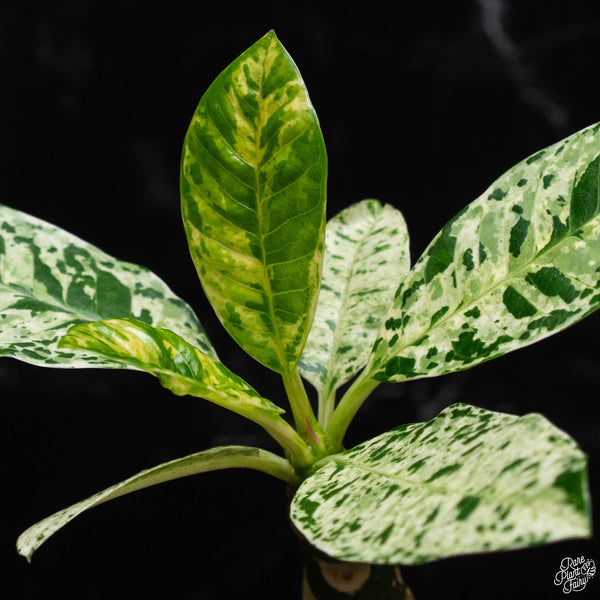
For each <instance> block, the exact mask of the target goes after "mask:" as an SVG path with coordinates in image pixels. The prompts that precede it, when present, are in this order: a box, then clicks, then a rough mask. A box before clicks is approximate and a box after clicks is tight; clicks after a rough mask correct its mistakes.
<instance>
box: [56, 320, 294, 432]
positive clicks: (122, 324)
mask: <svg viewBox="0 0 600 600" xmlns="http://www.w3.org/2000/svg"><path fill="white" fill-rule="evenodd" d="M59 347H60V348H72V349H76V350H84V351H87V352H90V353H95V354H97V355H99V356H101V357H103V358H107V359H109V360H111V361H115V362H119V363H122V364H123V365H125V366H126V367H130V368H134V369H141V370H143V371H146V372H148V373H151V374H152V375H154V376H156V377H158V379H159V381H160V383H161V384H162V385H163V386H164V387H165V388H167V389H168V390H170V391H172V392H173V393H174V394H177V395H178V396H183V395H186V394H189V395H191V396H197V397H200V398H204V399H205V400H209V401H210V402H214V403H215V404H218V405H219V406H224V407H225V408H229V409H230V410H233V411H235V412H237V413H238V414H241V415H243V416H245V417H248V418H250V419H252V420H256V419H257V418H258V417H260V416H264V415H266V416H278V415H280V414H281V413H283V412H284V411H283V409H281V408H279V407H278V406H276V405H275V404H273V403H272V402H271V401H270V400H267V399H266V398H263V397H261V396H260V395H259V394H258V393H257V392H256V391H255V390H254V389H253V388H252V387H251V386H250V385H249V384H248V383H246V382H245V381H244V380H243V379H241V378H240V377H238V376H237V375H235V374H234V373H232V372H231V371H230V370H229V369H228V368H227V367H226V366H225V365H223V364H222V363H220V362H219V361H218V360H216V359H215V358H213V357H212V356H209V355H208V354H204V353H203V352H201V351H200V350H199V349H198V348H196V347H195V346H192V345H191V344H189V343H188V342H186V341H185V340H184V339H183V338H181V337H179V336H178V335H177V334H175V333H173V332H171V331H169V330H167V329H161V328H157V327H152V326H151V325H147V324H146V323H142V322H141V321H136V320H134V319H110V320H107V321H96V322H93V323H84V324H81V325H75V326H74V327H71V328H70V329H69V331H68V332H67V334H66V335H65V336H64V337H63V338H62V339H61V340H60V342H59Z"/></svg>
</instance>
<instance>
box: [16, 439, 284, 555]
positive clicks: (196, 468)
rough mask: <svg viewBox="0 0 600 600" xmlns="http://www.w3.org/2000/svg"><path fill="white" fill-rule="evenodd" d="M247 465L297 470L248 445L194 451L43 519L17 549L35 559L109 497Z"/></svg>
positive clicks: (267, 469)
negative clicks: (72, 523) (60, 532)
mask: <svg viewBox="0 0 600 600" xmlns="http://www.w3.org/2000/svg"><path fill="white" fill-rule="evenodd" d="M233 468H246V469H256V470H259V471H264V472H266V473H269V474H271V475H274V476H275V477H279V478H280V479H283V480H284V481H287V482H288V483H293V482H294V480H295V474H294V471H293V469H292V468H291V466H290V464H289V463H288V462H287V461H286V460H285V459H283V458H281V457H279V456H276V455H275V454H272V453H271V452H268V451H267V450H261V449H260V448H252V447H246V446H222V447H217V448H211V449H210V450H205V451H203V452H197V453H195V454H190V455H189V456H185V457H183V458H177V459H175V460H172V461H169V462H167V463H163V464H161V465H158V466H156V467H153V468H151V469H147V470H145V471H141V472H140V473H137V474H136V475H134V476H133V477H130V478H129V479H126V480H125V481H122V482H120V483H117V484H116V485H113V486H111V487H109V488H107V489H105V490H103V491H102V492H99V493H98V494H94V495H93V496H90V497H89V498H87V499H86V500H82V501H81V502H78V503H77V504H73V505H72V506H69V507H68V508H65V509H64V510H61V511H59V512H57V513H55V514H53V515H51V516H50V517H47V518H46V519H44V520H43V521H40V522H39V523H36V524H35V525H33V526H32V527H30V528H29V529H27V531H25V532H23V533H22V534H21V535H20V536H19V539H18V540H17V550H18V551H19V553H20V554H22V555H23V556H25V557H26V558H27V560H31V556H32V554H33V553H34V552H35V551H36V550H37V549H38V548H39V547H40V546H41V545H42V544H43V543H44V542H45V541H46V540H47V539H48V538H49V537H50V536H51V535H53V534H54V533H56V532H57V531H58V530H59V529H61V528H62V527H64V526H65V525H66V524H67V523H69V522H70V521H72V520H73V519H74V518H75V517H77V516H78V515H80V514H81V513H82V512H84V511H86V510H88V509H89V508H93V507H94V506H98V505H99V504H103V503H104V502H107V501H108V500H112V499H114V498H118V497H119V496H124V495H125V494H130V493H131V492H135V491H137V490H141V489H143V488H146V487H150V486H152V485H157V484H159V483H163V482H165V481H171V480H173V479H178V478H180V477H187V476H189V475H196V474H198V473H206V472H208V471H216V470H219V469H233Z"/></svg>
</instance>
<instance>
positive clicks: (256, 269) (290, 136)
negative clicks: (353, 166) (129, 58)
mask: <svg viewBox="0 0 600 600" xmlns="http://www.w3.org/2000/svg"><path fill="white" fill-rule="evenodd" d="M326 173H327V159H326V154H325V145H324V143H323V137H322V134H321V130H320V128H319V123H318V120H317V116H316V113H315V111H314V109H313V107H312V104H311V102H310V99H309V97H308V93H307V91H306V88H305V85H304V82H303V81H302V78H301V76H300V73H299V72H298V69H297V67H296V65H295V64H294V62H293V61H292V59H291V57H290V56H289V54H288V53H287V52H286V51H285V49H284V48H283V46H282V45H281V44H280V43H279V41H278V39H277V37H276V36H275V34H274V33H273V32H272V31H271V32H269V33H268V34H267V35H265V36H264V37H263V38H261V39H260V40H259V41H258V42H256V43H255V44H254V45H253V46H252V47H250V48H249V49H248V50H247V51H246V52H244V53H243V54H242V55H241V56H240V57H239V58H237V59H236V60H235V61H234V62H233V63H232V64H231V65H229V67H227V68H226V69H225V70H224V71H223V72H222V73H221V74H220V75H219V76H218V77H217V79H216V80H215V81H214V82H213V84H212V85H211V86H210V87H209V89H208V90H207V92H206V93H205V94H204V96H203V97H202V99H201V100H200V103H199V105H198V107H197V109H196V112H195V114H194V117H193V119H192V122H191V124H190V127H189V130H188V132H187V135H186V137H185V142H184V147H183V157H182V166H181V195H182V212H183V220H184V224H185V229H186V233H187V238H188V243H189V247H190V252H191V255H192V258H193V260H194V263H195V265H196V269H197V271H198V274H199V277H200V280H201V282H202V286H203V288H204V291H205V292H206V295H207V296H208V298H209V300H210V302H211V304H212V306H213V307H214V309H215V311H216V313H217V315H218V317H219V319H220V320H221V322H222V323H223V325H224V326H225V328H226V329H227V331H228V332H229V333H230V334H231V335H232V336H233V338H234V339H235V340H236V341H237V342H238V343H239V344H240V345H241V347H242V348H243V349H244V350H245V351H246V352H248V353H249V354H250V355H251V356H253V357H254V358H256V359H257V360H259V361H260V362H262V363H263V364H264V365H266V366H268V367H270V368H271V369H273V370H275V371H277V372H279V373H282V374H285V373H286V372H287V373H289V372H291V371H293V370H294V369H295V367H296V364H297V363H298V360H299V359H300V355H301V353H302V348H303V347H304V343H305V341H306V337H307V336H308V331H309V327H310V323H311V322H312V317H313V314H314V310H315V306H316V301H317V293H318V288H319V281H320V275H321V262H322V254H323V238H324V230H325V183H326Z"/></svg>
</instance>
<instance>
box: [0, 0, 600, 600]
mask: <svg viewBox="0 0 600 600" xmlns="http://www.w3.org/2000/svg"><path fill="white" fill-rule="evenodd" d="M270 28H275V30H276V31H277V34H278V35H279V37H280V39H281V40H282V42H283V43H284V45H285V46H286V47H287V48H288V50H289V51H290V52H291V53H292V55H293V56H294V58H295V60H296V62H297V64H298V66H299V68H300V69H301V71H302V73H303V76H304V78H305V80H306V82H307V85H308V87H309V90H310V93H311V97H312V100H313V103H314V104H315V106H316V109H317V111H318V113H319V116H320V119H321V124H322V127H323V131H324V135H325V140H326V143H327V146H328V151H329V164H330V171H329V209H328V210H329V214H330V215H333V214H335V213H336V212H337V211H338V210H340V209H341V208H343V207H344V206H346V205H347V204H349V203H351V202H355V201H358V200H360V199H362V198H365V197H376V198H379V199H380V200H382V201H385V202H388V203H391V204H394V205H395V206H396V207H398V208H399V209H400V210H402V212H403V213H404V215H405V218H406V220H407V222H408V226H409V231H410V232H411V236H412V244H411V251H412V254H413V255H414V257H415V258H416V257H418V255H419V254H420V253H421V252H422V250H423V249H424V248H425V246H426V245H427V243H428V242H429V240H430V239H431V238H432V237H433V235H434V234H435V233H436V232H437V231H438V230H439V228H440V227H441V226H442V225H443V224H444V223H445V222H446V221H447V220H448V219H449V218H450V217H451V216H452V215H453V214H455V213H456V212H457V211H458V210H460V209H461V208H462V207H463V206H464V205H465V204H467V203H468V202H470V201H471V200H473V199H474V198H475V197H477V196H478V195H479V194H480V193H481V192H482V191H483V190H484V189H485V188H486V187H487V186H488V185H489V184H490V183H491V182H492V181H493V180H494V179H495V178H496V177H497V176H499V175H500V174H501V173H502V172H503V171H504V170H506V169H507V168H508V167H510V166H511V165H512V164H514V163H516V162H518V161H519V160H521V159H522V158H524V157H525V156H527V155H528V154H530V153H532V152H534V151H536V150H538V149H540V148H543V147H544V146H546V145H548V144H550V143H553V142H554V141H557V140H558V139H560V138H561V137H565V136H566V135H568V134H569V133H571V132H574V131H576V130H578V129H581V128H582V127H584V126H586V125H588V124H591V123H593V122H595V121H598V120H600V103H599V102H598V92H599V86H598V57H599V52H598V49H599V47H600V9H599V8H598V6H597V3H595V2H589V1H583V0H571V1H570V2H568V3H567V2H559V1H546V2H544V1H542V0H527V1H523V0H521V1H516V0H512V1H508V0H507V1H505V2H500V1H497V0H479V1H463V2H427V3H425V2H423V3H417V2H413V3H404V2H399V3H391V2H377V1H374V2H367V3H352V2H350V3H348V2H321V3H300V4H298V6H297V7H296V6H294V7H292V6H291V5H289V4H288V3H284V2H278V3H274V4H272V5H270V4H269V3H258V4H257V3H247V4H246V7H245V8H238V7H236V6H235V5H231V4H230V3H223V2H222V3H210V4H209V3H205V2H201V1H196V2H178V1H171V2H168V3H167V2H156V3H152V6H148V3H146V2H138V1H134V0H131V1H122V2H99V1H93V0H87V1H86V0H78V1H72V2H67V1H60V2H21V3H16V2H15V3H7V4H4V5H3V6H2V8H0V43H1V46H2V47H1V52H0V61H1V62H0V68H1V73H2V93H0V102H2V105H1V110H0V115H1V118H2V136H1V138H0V152H1V156H0V166H1V173H2V179H1V181H2V189H3V195H2V199H1V201H2V202H4V203H6V204H8V205H11V206H14V207H16V208H19V209H22V210H25V211H28V212H31V213H33V214H35V215H37V216H39V217H41V218H44V219H47V220H50V221H52V222H54V223H56V224H58V225H60V226H62V227H64V228H66V229H68V230H70V231H72V232H74V233H76V234H77V235H79V236H81V237H83V238H84V239H87V240H89V241H91V242H94V243H96V244H97V245H99V246H101V247H102V248H103V249H104V250H106V251H107V252H109V253H111V254H114V255H115V256H117V257H120V258H123V259H126V260H129V261H132V262H138V263H142V264H145V265H147V266H149V267H150V268H152V269H153V270H154V271H155V272H156V273H158V274H159V275H160V276H161V277H163V278H164V279H165V280H166V281H168V282H169V284H170V285H171V287H172V288H173V289H174V290H175V291H176V293H178V294H179V295H181V296H182V297H184V298H185V299H187V300H188V301H189V302H191V303H192V304H193V306H194V307H195V308H196V310H197V312H198V314H199V315H200V316H201V319H202V321H203V322H204V323H205V326H206V329H207V331H208V333H209V335H210V337H211V339H213V341H214V343H215V346H216V347H217V349H218V352H219V354H220V356H221V358H222V360H223V361H224V362H225V363H226V364H227V365H228V366H229V367H231V368H232V369H234V370H236V371H237V372H239V373H240V375H242V376H243V377H245V378H247V379H248V381H250V382H251V383H252V384H253V385H255V387H257V388H258V389H259V390H260V391H261V392H262V393H263V394H264V395H266V396H268V397H272V398H273V399H274V400H276V401H277V400H278V398H279V397H280V395H281V393H282V390H281V386H280V385H279V383H278V382H277V381H276V380H275V379H274V378H271V377H270V376H269V375H268V374H265V372H264V371H262V369H260V368H257V367H256V364H255V363H253V362H252V360H251V359H249V358H247V357H246V355H245V354H244V353H243V352H242V351H241V350H238V349H237V348H235V347H234V344H233V342H230V340H229V339H228V338H227V335H226V334H225V333H224V332H223V331H222V329H221V328H220V325H219V324H218V322H217V321H216V319H215V318H214V316H213V315H212V313H211V311H210V307H209V306H208V305H207V303H206V301H205V300H204V298H203V296H202V291H201V289H200V285H199V283H198V282H197V279H196V276H195V273H194V270H193V266H192V263H191V260H190V259H189V256H188V253H187V248H186V244H185V239H184V234H183V229H182V226H181V223H180V216H179V202H178V166H179V155H180V146H181V142H182V139H183V135H184V133H185V130H186V128H187V125H188V122H189V119H190V118H191V115H192V112H193V110H194V107H195V105H196V103H197V101H198V100H199V98H200V96H201V94H202V92H203V91H204V89H205V88H206V87H207V86H208V85H209V84H210V82H211V81H212V79H213V78H214V77H215V76H216V75H217V74H218V73H219V71H220V70H221V69H222V68H223V67H225V66H226V64H227V63H228V62H229V61H231V60H232V59H233V58H235V56H236V55H237V54H239V53H240V52H241V51H243V50H244V49H245V48H246V47H247V46H249V45H250V44H251V43H253V42H254V41H255V40H256V39H257V38H258V37H260V36H261V35H262V34H264V33H265V32H266V31H267V30H268V29H270ZM599 334H600V317H598V316H597V315H596V316H592V317H590V318H589V319H588V320H586V321H585V322H583V323H581V324H579V325H577V326H576V327H573V328H571V329H569V330H568V331H566V332H564V333H561V334H559V335H558V336H555V337H553V338H551V339H549V340H546V341H544V342H542V343H540V344H538V345H537V346H535V347H531V348H528V349H524V350H521V351H518V352H516V353H513V354H511V355H509V356H506V357H503V358H501V359H498V360H495V361H492V362H490V363H486V364H484V365H482V366H480V367H477V368H476V369H473V370H471V371H465V372H463V373H459V374H455V375H451V376H445V377H442V378H438V379H431V380H421V381H415V382H412V383H408V384H405V385H402V386H399V385H395V386H394V385H385V386H381V387H380V388H379V389H378V390H377V392H376V394H375V396H374V397H373V398H372V399H371V400H370V401H369V402H368V403H367V404H366V405H365V406H364V407H363V409H362V410H361V412H360V414H359V417H358V419H357V421H356V423H355V424H354V425H353V426H352V428H351V430H350V431H349V434H348V438H347V441H348V444H353V443H356V442H358V441H361V440H363V439H365V438H367V437H369V436H371V435H374V434H377V433H379V432H381V431H383V430H384V429H388V428H390V427H392V426H395V425H397V424H400V423H402V422H406V421H416V420H423V419H428V418H431V417H432V416H434V415H435V414H436V413H437V412H438V411H439V410H440V409H441V408H443V407H444V406H447V405H448V404H450V403H452V402H456V401H462V402H469V403H472V404H476V405H479V406H483V407H486V408H489V409H494V410H504V411H507V412H513V413H517V414H522V413H525V412H528V411H538V412H542V413H544V414H546V415H547V416H548V417H549V418H550V419H551V420H552V421H553V422H554V423H556V424H557V425H558V426H560V427H562V428H563V429H565V430H566V431H567V432H569V433H570V434H571V435H572V436H573V437H575V438H576V439H577V440H578V442H579V443H580V445H581V446H582V447H583V448H584V450H585V451H586V452H587V453H588V454H589V455H590V459H591V466H590V481H591V486H592V492H593V493H595V496H596V498H597V499H599V498H600V484H599V482H600V475H599V473H600V467H599V466H598V462H599V461H600V419H599V418H598V411H597V407H598V391H597V390H598V388H599V386H600V369H599V365H600V351H599V348H598V341H597V340H598V339H599V337H600V336H599ZM0 395H1V398H2V407H3V410H4V412H5V416H4V417H3V423H4V428H3V431H4V435H3V436H2V442H3V456H4V460H3V476H2V480H3V490H4V493H3V496H4V501H5V504H4V506H5V508H4V510H3V513H2V519H1V529H0V532H1V535H0V538H1V544H2V563H3V564H4V565H8V566H9V576H8V580H7V579H6V576H5V579H4V580H3V581H2V588H5V589H9V588H10V587H11V585H14V586H15V587H14V588H13V591H12V592H11V593H10V598H11V599H14V600H38V599H40V600H41V599H43V600H54V599H60V600H75V599H76V600H97V599H102V600H112V599H115V600H117V599H118V600H120V599H125V598H127V599H128V600H129V599H137V598H140V599H141V598H144V599H146V598H168V599H177V600H229V599H236V598H247V597H259V598H262V599H264V600H268V599H271V598H273V599H275V598H277V599H282V598H285V599H287V598H290V599H294V598H299V555H298V551H297V549H296V545H295V540H294V538H293V535H292V534H291V533H290V531H289V530H288V528H287V522H286V514H285V494H284V490H283V489H282V487H281V486H280V485H279V483H278V482H276V481H274V480H270V479H268V478H267V477H266V476H263V475H261V474H257V473H250V472H241V473H240V474H239V475H238V474H236V473H233V472H224V473H213V474H209V475H205V476H199V477H195V478H191V479H186V480H182V481H178V482H173V483H170V484H166V485H163V486H160V487H157V488H153V489H150V490H147V491H144V492H140V493H138V494H134V495H132V496H129V497H126V498H123V499H120V500H118V501H115V502H113V503H108V504H106V505H104V506H102V507H99V508H97V509H94V510H93V511H91V512H90V513H88V514H87V515H86V516H84V517H80V518H79V519H77V520H76V521H75V522H74V523H72V524H71V525H70V526H68V527H67V528H66V529H65V530H64V531H63V532H61V533H60V534H58V535H57V536H55V538H53V539H52V540H51V541H49V542H48V543H47V544H46V545H45V546H44V547H43V548H42V549H41V550H40V551H39V552H38V554H36V555H35V556H34V559H33V564H32V565H31V566H28V565H27V564H26V563H25V561H24V560H23V559H21V558H19V557H17V556H16V554H15V553H14V551H13V540H14V539H15V538H16V536H17V534H18V533H19V532H20V531H21V530H22V529H24V528H25V527H27V526H29V525H30V524H31V523H33V522H34V521H36V520H38V519H39V518H41V517H44V516H46V515H47V514H49V513H51V512H53V511H54V510H57V509H60V508H63V507H64V506H66V505H69V504H71V503H72V502H75V501H77V500H79V499H81V498H83V497H86V496H88V495H90V494H92V493H94V492H96V491H98V490H99V489H102V488H103V487H106V486H108V485H110V484H112V483H114V482H116V481H119V480H121V479H124V478H126V477H127V476H129V475H131V474H132V473H135V472H137V471H139V470H141V469H143V468H146V467H149V466H152V465H154V464H157V463H159V462H162V461H165V460H168V459H171V458H175V457H177V456H183V455H185V454H188V453H191V452H194V451H196V450H199V449H203V448H206V447H209V446H212V445H216V444H226V443H247V444H257V445H266V446H268V447H270V446H269V440H268V439H266V438H265V437H264V436H263V435H262V433H261V432H260V431H259V430H258V429H257V427H255V426H253V425H252V424H250V423H245V422H244V421H243V420H242V419H241V418H238V417H237V416H235V415H230V414H228V413H226V412H225V411H223V410H222V409H218V408H216V407H213V406H211V405H209V404H208V403H206V402H202V401H201V400H198V399H192V398H177V397H174V396H171V395H170V394H168V392H166V391H164V390H162V389H161V388H160V386H159V385H158V384H157V383H156V382H155V380H153V379H152V378H151V377H149V376H144V375H143V374H137V373H129V372H116V373H113V372H110V373H106V372H97V371H89V372H83V371H78V372H68V371H59V370H56V371H54V370H44V369H39V368H36V367H32V366H28V365H25V364H22V363H19V362H17V361H14V360H9V359H4V360H2V361H1V362H0ZM598 502H600V500H597V502H596V504H598ZM595 515H596V519H595V521H596V522H598V518H597V515H598V512H597V510H595ZM567 555H570V556H578V555H585V556H586V557H588V558H594V559H596V561H597V562H598V561H600V545H599V544H598V539H597V537H596V538H594V539H593V540H590V541H575V542H565V543H560V544H555V545H552V546H548V547H544V548H540V549H535V550H524V551H518V552H509V553H503V554H494V555H489V556H472V557H464V558H453V559H449V560H445V561H439V562H437V563H433V564H431V565H424V566H420V567H412V568H406V569H405V573H406V575H407V577H408V579H409V582H410V583H411V585H412V587H413V589H414V591H415V594H416V597H417V600H434V599H435V600H438V599H439V600H441V599H444V600H451V599H458V598H460V599H461V600H465V599H479V598H489V599H504V598H511V599H513V600H520V599H528V600H529V599H532V598H560V597H562V596H563V594H562V592H561V591H560V590H559V589H558V588H556V587H555V586H554V585H553V582H552V580H553V576H554V573H555V571H556V570H557V569H558V565H559V562H560V560H561V559H562V558H563V557H564V556H567ZM598 590H600V578H598V576H597V578H596V579H594V580H592V581H591V582H590V584H589V586H588V589H586V590H585V591H584V592H582V593H581V594H580V595H579V596H578V597H584V598H588V597H589V598H592V597H597V596H596V594H597V593H598Z"/></svg>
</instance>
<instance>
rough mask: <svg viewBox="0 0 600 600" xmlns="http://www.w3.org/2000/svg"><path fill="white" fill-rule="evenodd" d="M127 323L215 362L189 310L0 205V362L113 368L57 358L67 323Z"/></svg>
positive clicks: (127, 269) (135, 269)
mask: <svg viewBox="0 0 600 600" xmlns="http://www.w3.org/2000/svg"><path fill="white" fill-rule="evenodd" d="M115 317H135V318H137V319H141V320H142V321H144V322H146V323H149V324H152V325H156V326H161V327H167V328H169V329H172V330H174V331H177V332H178V333H179V334H180V335H181V336H183V337H184V338H186V339H187V340H189V341H190V342H192V343H194V344H197V345H198V346H199V347H200V348H201V349H202V350H203V351H204V352H206V353H208V354H210V355H212V356H216V354H215V352H214V350H213V348H212V346H211V344H210V342H209V340H208V338H207V337H206V334H205V333H204V330H203V329H202V326H201V325H200V323H199V322H198V319H197V318H196V316H195V314H194V312H193V311H192V309H191V308H190V307H189V306H188V305H187V304H186V303H185V302H184V301H183V300H181V299H180V298H178V297H177V296H175V295H174V294H173V292H172V291H171V290H170V289H169V288H168V287H167V286H166V284H165V283H164V282H163V281H161V280H160V279H159V278H158V277H157V276H156V275H154V274H153V273H151V272H150V271H149V270H148V269H146V268H144V267H140V266H138V265H134V264H131V263H127V262H122V261H119V260H116V259H115V258H113V257H111V256H109V255H108V254H105V253H104V252H102V251H101V250H99V249H98V248H96V247H95V246H92V245H91V244H88V243H87V242H84V241H82V240H81V239H79V238H77V237H75V236H74V235H71V234H70V233H67V232H66V231H63V230H62V229H59V228H58V227H56V226H54V225H51V224H49V223H46V222H44V221H41V220H40V219H36V218H34V217H31V216H29V215H27V214H25V213H22V212H20V211H17V210H14V209H12V208H8V207H7V206H3V205H0V356H2V355H4V356H12V357H14V358H18V359H20V360H23V361H25V362H29V363H33V364H37V365H41V366H47V367H115V366H118V365H116V364H115V363H114V362H113V361H110V360H105V359H99V358H98V357H97V356H94V355H86V354H78V355H74V354H73V353H72V352H67V351H65V350H58V349H57V348H56V342H57V340H58V339H59V338H60V336H61V335H62V334H63V333H64V332H65V331H66V330H67V328H68V327H69V326H71V325H73V324H75V323H82V322H87V321H95V320H99V319H107V318H115Z"/></svg>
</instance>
